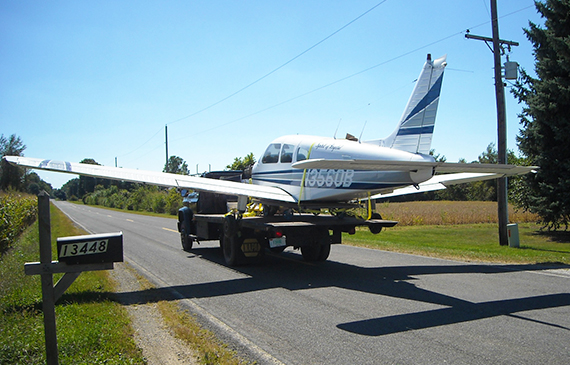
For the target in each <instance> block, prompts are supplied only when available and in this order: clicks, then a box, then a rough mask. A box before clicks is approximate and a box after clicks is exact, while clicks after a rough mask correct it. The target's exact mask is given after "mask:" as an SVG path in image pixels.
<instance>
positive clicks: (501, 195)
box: [465, 0, 519, 246]
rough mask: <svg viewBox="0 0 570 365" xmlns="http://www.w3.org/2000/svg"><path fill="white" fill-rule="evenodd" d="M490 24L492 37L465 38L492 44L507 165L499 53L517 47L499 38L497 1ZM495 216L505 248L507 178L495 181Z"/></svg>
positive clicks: (501, 155)
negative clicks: (507, 47) (506, 46)
mask: <svg viewBox="0 0 570 365" xmlns="http://www.w3.org/2000/svg"><path fill="white" fill-rule="evenodd" d="M491 18H492V19H491V24H492V32H493V37H492V38H488V37H481V36H474V35H471V34H466V35H465V37H466V38H470V39H477V40H482V41H485V42H492V44H493V48H492V50H493V57H494V65H495V67H494V69H495V95H496V104H497V136H498V143H497V149H498V161H497V162H498V163H499V164H506V163H507V113H506V108H505V87H504V84H503V77H502V74H501V53H502V46H503V45H504V44H506V45H508V46H509V47H510V46H518V45H519V44H518V43H517V42H512V41H505V40H502V39H500V38H499V18H498V15H497V0H491ZM497 206H498V207H497V214H498V218H499V244H500V245H501V246H507V245H508V244H509V238H508V235H507V224H508V223H509V210H508V199H507V178H506V177H501V178H499V179H497Z"/></svg>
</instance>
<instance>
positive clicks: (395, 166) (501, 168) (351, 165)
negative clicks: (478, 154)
mask: <svg viewBox="0 0 570 365" xmlns="http://www.w3.org/2000/svg"><path fill="white" fill-rule="evenodd" d="M293 168H296V169H346V170H371V171H414V170H418V169H428V168H434V169H435V172H445V173H449V172H454V173H460V172H469V173H479V174H489V173H490V174H497V176H495V177H493V179H494V178H498V177H502V176H512V175H524V174H527V173H529V172H531V171H532V170H536V169H538V167H536V166H516V165H505V164H480V163H449V162H429V161H397V160H354V159H352V160H329V159H314V160H305V161H300V162H296V163H294V164H293ZM482 176H484V175H482ZM426 182H427V181H426Z"/></svg>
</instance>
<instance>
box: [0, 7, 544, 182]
mask: <svg viewBox="0 0 570 365" xmlns="http://www.w3.org/2000/svg"><path fill="white" fill-rule="evenodd" d="M498 2H499V5H498V11H499V17H500V19H499V26H500V37H501V38H502V39H506V40H514V41H518V42H519V43H520V46H519V47H514V48H513V49H512V50H511V52H510V59H511V60H512V61H516V62H518V63H519V64H520V65H521V67H523V68H525V69H526V70H527V71H530V72H532V71H533V69H534V57H533V55H532V47H531V44H530V42H529V41H528V40H527V39H526V37H525V35H524V33H523V30H522V28H524V27H528V21H529V20H531V21H533V22H535V23H538V24H543V21H542V19H541V18H540V17H539V15H538V14H537V13H536V10H535V8H534V5H533V1H532V0H503V1H498ZM378 4H379V5H378ZM376 5H378V6H377V7H376V8H374V9H373V10H371V11H370V12H368V13H366V14H365V15H363V16H362V17H361V18H359V19H358V20H356V21H354V22H353V23H351V24H350V25H348V26H346V27H345V28H344V29H342V30H340V31H339V32H337V33H336V34H334V35H332V36H331V34H333V33H334V32H336V31H338V30H339V29H341V28H342V27H343V26H345V25H347V24H348V23H350V22H351V21H353V20H354V19H356V18H357V17H359V16H360V15H362V14H364V13H365V12H366V11H368V10H370V9H371V8H373V7H374V6H376ZM466 29H470V30H471V33H472V34H476V35H483V36H489V37H490V36H491V22H490V8H489V1H488V0H464V1H461V2H458V1H451V0H432V1H422V0H404V1H402V0H400V1H397V0H386V1H381V0H370V1H368V0H359V1H321V0H309V1H307V0H303V1H296V0H291V1H271V0H269V1H267V0H265V1H254V0H251V1H215V0H214V1H212V0H209V1H53V2H44V1H10V0H8V1H2V2H0V44H1V47H0V133H2V134H4V136H9V135H11V134H14V133H15V134H16V135H18V136H20V137H21V138H22V140H23V142H24V143H25V144H26V146H27V149H26V150H25V151H24V155H25V156H28V157H36V158H46V159H55V160H66V161H71V162H79V161H80V160H82V159H84V158H93V159H95V160H96V161H97V162H99V163H101V164H103V165H110V166H114V164H115V158H117V161H118V165H119V166H122V167H126V168H136V169H144V170H158V171H160V170H162V168H163V167H164V163H165V159H166V157H165V146H164V139H165V136H164V134H165V133H164V127H165V125H168V136H169V155H176V156H180V157H182V158H183V159H184V160H185V161H187V163H188V165H189V167H190V170H191V172H193V173H195V172H196V171H197V170H198V171H199V172H203V171H206V170H208V169H212V170H219V169H223V168H225V166H226V165H227V164H229V163H231V162H232V161H233V159H234V158H235V157H242V156H245V155H247V154H248V153H250V152H253V153H254V155H255V156H256V157H257V158H258V157H259V156H260V155H261V154H262V153H263V151H264V150H265V147H266V145H267V144H268V143H269V142H270V141H271V140H273V139H275V138H277V137H279V136H281V135H285V134H309V135H322V136H331V137H332V136H333V135H334V134H335V131H336V130H337V127H338V132H337V136H338V137H343V136H344V135H345V134H346V133H351V134H353V135H356V136H359V135H361V134H362V138H363V139H375V138H382V137H385V136H387V135H388V134H390V132H391V131H392V130H393V129H394V128H395V126H396V123H397V122H398V120H399V118H400V117H401V114H402V112H403V109H404V107H405V105H406V103H407V101H408V97H409V95H410V93H411V91H412V89H413V82H414V80H415V79H416V78H417V76H418V75H419V72H420V70H421V67H422V66H423V63H424V61H425V58H426V54H427V53H431V54H432V55H433V57H434V58H437V57H440V56H442V55H444V54H447V57H448V58H447V62H448V68H447V70H446V74H445V76H444V82H443V89H442V94H441V99H440V103H439V110H438V116H437V120H436V128H435V134H434V139H433V143H432V148H434V149H435V150H436V152H437V153H440V154H442V155H445V156H446V157H447V160H448V161H450V162H454V161H457V160H458V159H460V158H465V159H467V160H468V161H472V160H475V159H477V156H478V155H479V154H481V153H482V152H483V151H484V150H485V149H486V147H487V145H488V144H489V143H491V142H493V143H496V141H497V132H496V106H495V94H494V82H493V55H492V53H491V52H490V50H489V49H488V48H487V46H486V45H485V43H484V42H481V41H475V40H468V39H465V37H464V34H465V30H466ZM329 36H330V38H328V39H326V40H324V39H325V38H327V37H329ZM323 40H324V41H323ZM321 41H322V43H319V42H321ZM317 43H319V44H318V45H316V44H317ZM315 45H316V46H315ZM313 46H315V47H314V48H312V49H310V50H309V51H307V52H306V53H304V54H302V55H301V56H299V57H298V58H296V59H294V60H293V61H291V62H290V63H288V64H286V65H285V66H283V67H281V68H279V67H280V66H282V65H283V64H285V63H286V62H287V61H290V60H291V59H293V58H294V57H296V56H298V55H300V54H301V53H302V52H304V51H306V50H308V49H309V48H310V47H313ZM504 60H505V59H504V58H503V61H504ZM277 68H279V69H278V70H277V71H275V72H273V73H271V74H270V75H268V76H267V77H264V78H262V77H263V76H265V75H267V74H268V73H270V72H271V71H273V70H275V69H277ZM365 70H367V71H365ZM362 71H365V72H362ZM355 74H356V75H355ZM351 75H355V76H352V77H348V76H351ZM347 77H348V78H347ZM260 78H262V79H261V80H259V79H260ZM256 80H259V81H258V82H255V81H256ZM341 80H342V81H341ZM337 81H338V82H337ZM254 82H255V83H254ZM252 83H254V84H253V85H251V86H249V87H247V88H245V89H243V88H244V87H246V86H248V85H250V84H252ZM327 85H329V86H327ZM325 86H326V87H325ZM242 89H243V90H242ZM239 90H242V91H240V92H239V93H237V94H235V95H233V96H231V97H230V98H227V97H228V96H230V95H232V94H234V93H236V92H237V91H239ZM226 98H227V99H226ZM224 99H226V100H224ZM506 101H507V123H508V148H509V149H513V150H515V151H516V141H515V136H516V135H517V134H518V130H519V128H520V125H519V121H518V118H517V114H518V113H519V112H520V110H521V106H520V105H518V104H517V102H516V100H515V99H514V98H513V97H512V95H511V94H510V93H509V92H508V90H507V95H506ZM214 104H215V105H214ZM212 105H213V106H212ZM210 106H211V107H210ZM39 174H40V176H42V178H44V179H45V180H46V181H48V182H49V183H51V184H52V185H53V186H54V187H60V186H61V185H62V184H64V183H65V182H66V181H67V180H69V179H70V178H72V177H73V176H71V175H64V174H55V173H47V172H39Z"/></svg>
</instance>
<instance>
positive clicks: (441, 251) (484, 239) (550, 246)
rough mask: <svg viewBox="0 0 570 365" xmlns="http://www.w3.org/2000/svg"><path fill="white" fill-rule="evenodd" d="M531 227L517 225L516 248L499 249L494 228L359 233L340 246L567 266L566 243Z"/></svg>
mask: <svg viewBox="0 0 570 365" xmlns="http://www.w3.org/2000/svg"><path fill="white" fill-rule="evenodd" d="M539 228H540V227H539V226H538V225H536V224H534V223H522V224H519V237H520V248H511V247H508V246H500V245H499V237H498V227H497V225H496V224H490V223H479V224H462V225H422V226H396V227H394V228H389V229H386V230H383V231H382V232H381V233H380V234H378V235H373V234H372V233H370V232H368V230H364V229H359V230H357V232H356V234H355V235H348V234H345V236H344V237H343V239H344V243H346V244H350V245H355V246H363V247H369V248H375V249H381V250H387V251H396V252H403V253H411V254H416V255H424V256H432V257H440V258H447V259H454V260H462V261H486V262H498V263H519V264H563V265H570V240H568V239H567V238H568V237H566V238H563V237H560V236H558V239H557V238H556V237H552V236H551V235H549V234H546V233H541V232H540V231H539Z"/></svg>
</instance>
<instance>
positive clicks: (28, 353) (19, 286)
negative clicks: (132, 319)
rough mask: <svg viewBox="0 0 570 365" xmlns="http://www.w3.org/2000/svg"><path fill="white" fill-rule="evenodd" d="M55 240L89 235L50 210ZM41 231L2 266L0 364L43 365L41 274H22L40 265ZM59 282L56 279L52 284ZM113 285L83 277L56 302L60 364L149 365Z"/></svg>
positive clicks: (100, 277)
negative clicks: (32, 264) (114, 297)
mask: <svg viewBox="0 0 570 365" xmlns="http://www.w3.org/2000/svg"><path fill="white" fill-rule="evenodd" d="M50 213H51V224H52V226H51V231H52V237H53V241H52V247H53V250H54V254H53V257H56V255H55V237H63V236H71V235H79V234H85V232H83V231H81V230H79V229H78V228H76V227H75V226H73V224H72V223H71V222H70V221H69V220H68V219H67V218H66V217H65V216H64V215H63V214H62V213H61V212H60V211H59V210H57V209H56V208H54V207H52V208H51V211H50ZM38 241H39V238H38V227H37V223H35V224H33V225H32V226H30V227H29V228H28V229H27V230H26V231H25V232H24V234H23V235H22V236H21V237H20V239H19V240H18V241H17V242H16V243H15V244H14V247H13V248H12V249H11V250H9V251H8V252H7V253H6V254H5V255H3V256H2V261H1V265H0V276H1V277H2V281H1V282H0V310H1V312H2V315H1V317H0V363H1V364H26V365H28V364H45V362H46V359H45V344H44V329H43V314H42V303H41V284H40V277H39V276H38V275H34V276H26V275H24V263H25V262H33V261H38V258H39V248H38ZM60 277H61V274H60V275H54V282H57V280H58V279H59V278H60ZM114 290H115V286H114V283H113V282H112V281H111V280H110V279H109V278H108V274H107V273H106V272H85V273H82V274H81V275H80V276H79V278H78V279H77V280H76V281H75V283H74V284H73V285H72V286H71V287H70V288H69V289H68V290H67V292H66V293H65V294H64V295H63V296H62V298H61V299H60V300H59V301H58V302H57V303H56V309H55V310H56V318H57V334H58V348H59V361H60V364H145V363H146V362H145V360H144V358H143V356H142V353H141V351H140V349H138V348H137V346H136V344H135V342H134V340H133V330H132V328H131V327H130V325H129V320H128V315H127V313H126V311H125V309H124V308H123V307H122V306H121V305H119V304H118V303H116V302H113V301H112V300H111V299H110V295H111V293H112V292H113V291H114Z"/></svg>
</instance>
